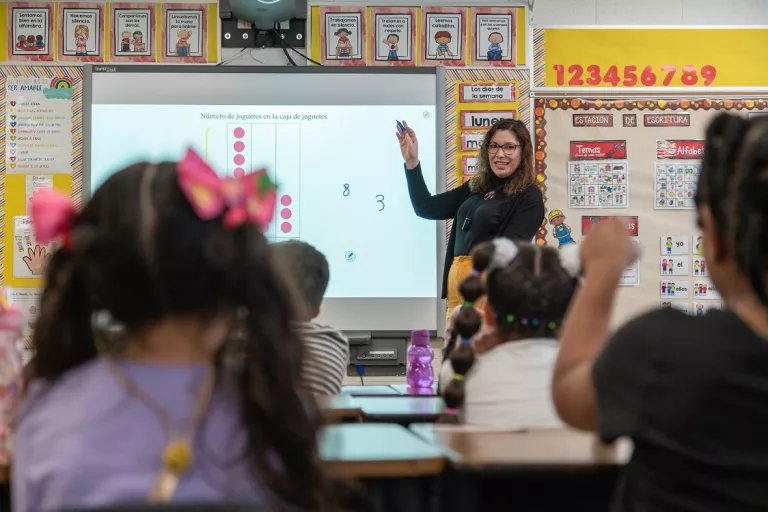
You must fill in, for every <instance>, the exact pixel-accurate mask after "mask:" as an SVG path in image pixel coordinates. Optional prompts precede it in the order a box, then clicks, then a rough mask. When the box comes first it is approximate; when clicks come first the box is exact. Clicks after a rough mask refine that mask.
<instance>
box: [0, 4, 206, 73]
mask: <svg viewBox="0 0 768 512" xmlns="http://www.w3.org/2000/svg"><path fill="white" fill-rule="evenodd" d="M218 17H219V16H218V4H216V3H178V4H176V3H136V2H125V3H92V2H7V3H5V4H4V5H3V6H0V26H2V27H6V31H5V34H2V36H0V61H19V62H25V63H33V62H36V63H52V62H81V63H82V62H144V63H147V62H164V63H173V62H177V63H185V64H191V63H198V64H204V63H208V62H217V61H218V58H219V55H218V47H219V44H218V37H219V36H218Z"/></svg>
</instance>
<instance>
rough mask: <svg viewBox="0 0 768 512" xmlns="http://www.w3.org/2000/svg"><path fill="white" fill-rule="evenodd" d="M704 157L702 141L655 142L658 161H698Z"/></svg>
mask: <svg viewBox="0 0 768 512" xmlns="http://www.w3.org/2000/svg"><path fill="white" fill-rule="evenodd" d="M703 155H704V141H703V140H657V141H656V158H657V159H659V160H670V159H671V160H699V159H700V158H701V157H702V156H703Z"/></svg>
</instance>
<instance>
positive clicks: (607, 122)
mask: <svg viewBox="0 0 768 512" xmlns="http://www.w3.org/2000/svg"><path fill="white" fill-rule="evenodd" d="M573 126H613V114H573Z"/></svg>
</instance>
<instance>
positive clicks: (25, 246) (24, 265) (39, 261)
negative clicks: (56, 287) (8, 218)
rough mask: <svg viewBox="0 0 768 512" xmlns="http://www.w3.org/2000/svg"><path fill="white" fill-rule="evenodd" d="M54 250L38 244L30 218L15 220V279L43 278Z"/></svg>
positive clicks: (47, 245) (51, 246)
mask: <svg viewBox="0 0 768 512" xmlns="http://www.w3.org/2000/svg"><path fill="white" fill-rule="evenodd" d="M54 249H55V246H54V245H52V244H40V243H38V242H37V240H36V239H35V234H34V231H33V229H32V222H31V220H30V218H29V217H27V216H22V217H14V218H13V277H27V278H40V277H43V274H44V273H45V266H46V265H47V264H48V261H49V260H50V257H51V254H53V251H54Z"/></svg>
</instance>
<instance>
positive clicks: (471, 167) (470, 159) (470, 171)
mask: <svg viewBox="0 0 768 512" xmlns="http://www.w3.org/2000/svg"><path fill="white" fill-rule="evenodd" d="M461 174H463V175H464V176H474V175H475V174H477V155H465V156H463V157H461Z"/></svg>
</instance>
